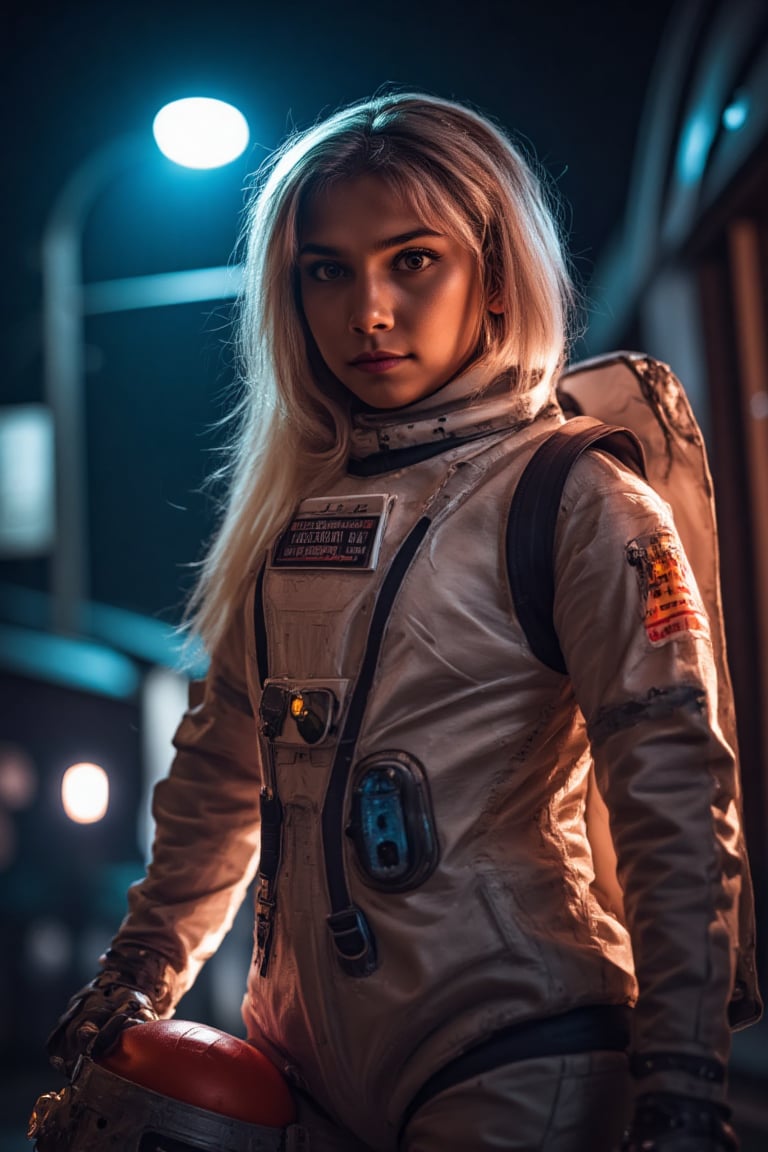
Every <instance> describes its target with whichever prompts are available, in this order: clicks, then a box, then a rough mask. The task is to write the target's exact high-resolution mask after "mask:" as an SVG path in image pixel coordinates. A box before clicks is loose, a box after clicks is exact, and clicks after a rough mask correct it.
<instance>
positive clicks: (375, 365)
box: [350, 350, 410, 372]
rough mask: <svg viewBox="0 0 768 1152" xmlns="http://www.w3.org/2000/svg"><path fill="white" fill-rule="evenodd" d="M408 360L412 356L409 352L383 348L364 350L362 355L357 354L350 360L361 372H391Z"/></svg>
mask: <svg viewBox="0 0 768 1152" xmlns="http://www.w3.org/2000/svg"><path fill="white" fill-rule="evenodd" d="M406 360H410V356H409V355H407V354H404V353H402V352H387V351H385V350H381V351H378V352H363V354H362V355H361V356H356V357H355V359H354V360H350V364H351V366H352V367H353V368H359V369H360V371H361V372H389V371H390V370H391V369H392V368H397V366H398V365H399V364H403V363H404V362H405V361H406Z"/></svg>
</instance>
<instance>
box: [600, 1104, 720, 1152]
mask: <svg viewBox="0 0 768 1152" xmlns="http://www.w3.org/2000/svg"><path fill="white" fill-rule="evenodd" d="M730 1115H731V1113H730V1109H729V1108H726V1107H725V1105H723V1104H716V1103H714V1102H712V1101H710V1100H694V1099H693V1098H692V1097H690V1096H678V1095H676V1094H674V1093H672V1092H652V1093H649V1094H648V1095H645V1096H639V1097H638V1098H637V1101H636V1103H635V1115H634V1119H633V1121H632V1125H631V1127H630V1128H629V1130H628V1132H627V1133H626V1135H625V1136H624V1140H623V1142H622V1145H621V1152H738V1149H739V1141H738V1139H737V1137H736V1133H735V1132H734V1130H733V1128H732V1127H731V1125H730V1124H729V1123H728V1121H729V1118H730Z"/></svg>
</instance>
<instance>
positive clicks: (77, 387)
mask: <svg viewBox="0 0 768 1152" xmlns="http://www.w3.org/2000/svg"><path fill="white" fill-rule="evenodd" d="M149 143H150V139H149V138H148V137H147V136H146V135H144V134H142V133H137V134H131V135H126V136H122V137H119V138H118V139H117V140H115V141H112V142H111V143H110V144H108V145H107V146H106V147H105V148H102V149H100V150H99V151H98V152H95V153H93V154H92V155H91V156H90V157H88V158H87V159H86V160H85V161H84V163H83V164H81V165H80V167H79V168H78V169H76V171H75V172H74V173H73V175H72V176H71V177H70V178H69V180H68V181H67V183H66V184H65V185H64V187H63V188H62V190H61V192H60V194H59V196H58V197H57V199H56V201H55V203H54V205H53V208H52V210H51V213H50V216H49V218H48V223H47V225H46V228H45V232H44V235H43V245H42V273H43V349H44V386H45V399H46V402H47V404H48V405H49V407H50V409H51V413H52V417H53V427H54V445H55V476H56V532H55V535H54V545H53V553H52V557H51V582H50V583H51V602H52V615H53V619H52V621H51V626H52V628H53V630H54V631H55V632H61V633H72V634H74V633H77V632H78V631H79V630H80V628H79V624H80V619H79V617H80V608H81V605H82V603H83V602H84V601H85V600H86V599H87V595H88V577H87V546H88V518H87V501H86V495H87V493H86V468H85V435H84V423H85V413H84V407H85V405H84V395H83V393H84V380H83V284H82V243H83V233H84V229H85V225H86V222H87V218H88V214H89V212H90V209H91V208H92V206H93V203H94V201H95V200H96V199H97V197H98V195H99V193H100V192H102V191H103V190H104V188H105V187H106V186H107V185H108V184H109V183H110V182H111V180H113V179H114V178H115V177H116V176H118V175H119V174H120V173H121V172H122V171H123V170H124V169H125V168H130V167H131V166H132V165H133V164H135V163H136V162H137V161H139V160H141V159H142V158H143V157H145V156H146V155H147V154H148V145H149Z"/></svg>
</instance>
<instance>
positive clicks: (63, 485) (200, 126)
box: [42, 97, 248, 633]
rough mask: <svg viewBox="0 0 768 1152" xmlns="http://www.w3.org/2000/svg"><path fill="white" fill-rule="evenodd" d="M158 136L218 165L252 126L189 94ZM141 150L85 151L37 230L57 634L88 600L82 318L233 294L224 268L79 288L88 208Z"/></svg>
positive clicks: (127, 146) (162, 115)
mask: <svg viewBox="0 0 768 1152" xmlns="http://www.w3.org/2000/svg"><path fill="white" fill-rule="evenodd" d="M155 139H156V141H157V143H158V146H159V147H160V148H161V150H162V151H163V152H164V153H165V154H166V155H167V156H168V157H169V158H170V159H172V160H174V161H175V162H176V163H178V164H182V165H185V166H187V167H196V168H213V167H220V166H222V165H224V164H228V163H230V162H231V161H232V160H235V159H237V157H238V156H240V155H241V154H242V153H243V152H244V151H245V148H246V146H247V144H248V125H247V123H246V121H245V118H244V117H243V115H242V113H240V112H238V110H237V109H236V108H233V107H232V105H229V104H225V103H224V102H223V101H220V100H209V99H205V98H202V97H194V98H190V99H187V100H177V101H174V102H173V103H172V104H170V105H167V106H166V107H165V108H163V109H161V111H160V112H159V113H158V114H157V117H156V118H155ZM161 139H162V143H161ZM225 144H226V147H225V146H224V145H225ZM146 154H147V138H146V135H145V134H144V133H136V134H130V135H126V136H124V137H120V138H119V139H117V140H115V141H113V142H111V143H110V144H108V145H107V146H106V147H104V148H101V149H99V150H98V151H97V152H95V153H94V154H92V155H91V156H89V157H87V158H86V160H85V161H84V162H83V163H82V164H81V165H80V167H79V168H77V169H76V171H75V172H74V173H73V174H72V175H71V176H70V178H69V180H68V181H67V183H66V184H65V185H64V187H63V188H62V190H61V192H60V193H59V195H58V197H57V199H56V201H55V203H54V205H53V208H52V210H51V213H50V215H49V218H48V222H47V225H46V228H45V231H44V235H43V246H42V275H43V353H44V383H45V399H46V402H47V404H48V406H49V408H50V410H51V414H52V418H53V425H54V446H55V475H56V502H57V508H56V531H55V533H54V543H53V550H52V556H51V597H52V620H51V623H52V627H53V630H54V631H56V632H62V633H76V632H77V631H78V630H79V611H80V605H81V603H83V602H84V601H85V599H86V598H87V578H86V555H87V538H88V530H87V517H86V501H85V493H86V484H85V444H84V439H85V437H84V433H83V429H84V426H85V418H84V395H83V394H84V387H83V371H84V364H83V361H84V354H83V322H84V319H85V316H86V315H89V314H93V313H98V312H102V313H103V312H111V311H116V310H122V309H125V308H139V307H152V306H155V305H158V304H182V303H188V302H190V301H194V300H206V299H208V300H210V299H217V298H220V297H227V296H233V295H235V294H236V292H237V275H236V273H235V274H233V272H232V270H230V269H229V268H223V267H222V268H205V269H192V270H189V271H186V272H172V273H167V274H160V275H154V276H134V277H130V278H127V279H123V280H117V281H106V282H102V283H100V284H99V283H97V284H87V285H86V284H83V270H82V245H83V233H84V230H85V224H86V222H87V219H88V215H89V213H90V210H91V208H92V207H93V205H94V203H95V201H96V200H97V198H98V196H99V194H100V193H101V192H102V191H103V190H104V189H105V188H106V186H107V185H108V184H109V183H110V182H111V181H112V180H114V179H115V178H116V177H117V176H119V175H120V174H121V172H122V171H123V170H125V169H128V168H131V167H133V166H134V165H136V164H138V163H140V162H141V161H142V160H143V159H144V158H145V157H146ZM185 156H186V159H185V158H184V157H185ZM194 157H196V158H197V159H196V160H195V159H194Z"/></svg>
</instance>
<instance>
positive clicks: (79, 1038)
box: [46, 947, 173, 1076]
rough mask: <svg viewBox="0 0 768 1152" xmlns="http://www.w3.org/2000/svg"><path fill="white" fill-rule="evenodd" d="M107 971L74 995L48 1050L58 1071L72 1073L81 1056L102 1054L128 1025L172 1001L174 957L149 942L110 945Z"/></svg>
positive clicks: (105, 960) (155, 1015) (105, 962)
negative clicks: (142, 945) (140, 945)
mask: <svg viewBox="0 0 768 1152" xmlns="http://www.w3.org/2000/svg"><path fill="white" fill-rule="evenodd" d="M101 963H102V965H103V971H102V972H101V973H100V974H99V975H98V976H97V977H96V978H95V979H94V980H91V982H90V983H89V984H86V985H85V987H84V988H81V989H80V991H79V992H76V993H75V995H74V996H73V997H72V999H71V1000H70V1002H69V1004H68V1005H67V1009H66V1011H65V1013H64V1015H63V1016H62V1017H61V1019H60V1020H59V1021H58V1023H57V1025H56V1027H55V1028H54V1030H53V1032H51V1034H50V1036H49V1037H48V1041H47V1043H46V1051H47V1053H48V1057H49V1059H50V1061H51V1064H52V1065H53V1067H54V1068H55V1069H56V1070H57V1071H58V1072H64V1073H65V1074H66V1075H67V1076H71V1075H72V1072H73V1070H74V1067H75V1065H76V1063H77V1061H78V1059H79V1057H80V1056H85V1055H87V1056H92V1057H93V1058H94V1059H97V1058H98V1057H99V1056H100V1055H102V1054H103V1053H104V1052H106V1051H107V1050H108V1049H109V1048H110V1047H111V1046H112V1044H114V1042H115V1040H116V1039H117V1037H118V1035H119V1033H120V1032H121V1031H122V1030H123V1028H128V1027H131V1026H132V1025H134V1024H142V1023H143V1022H144V1021H146V1020H157V1019H158V1018H159V1016H160V1015H162V1014H163V1013H164V1012H166V1011H167V1010H168V1008H170V1007H171V1005H172V997H173V988H172V984H171V982H170V981H169V976H172V975H173V970H172V969H171V968H170V966H169V964H168V961H167V960H166V959H165V957H163V956H159V955H158V954H157V953H156V952H152V951H150V950H149V949H145V948H134V947H127V948H125V949H124V950H122V951H119V952H118V951H115V950H113V949H110V950H109V951H108V952H107V953H106V954H105V955H104V956H102V958H101Z"/></svg>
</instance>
